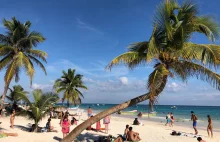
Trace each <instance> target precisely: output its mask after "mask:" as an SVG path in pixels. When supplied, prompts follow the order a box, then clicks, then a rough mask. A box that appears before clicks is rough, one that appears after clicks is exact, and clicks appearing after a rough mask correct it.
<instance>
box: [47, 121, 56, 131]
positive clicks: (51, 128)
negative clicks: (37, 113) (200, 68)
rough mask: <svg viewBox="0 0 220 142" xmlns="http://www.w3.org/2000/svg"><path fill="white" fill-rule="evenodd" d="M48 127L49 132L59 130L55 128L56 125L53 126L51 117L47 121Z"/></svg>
mask: <svg viewBox="0 0 220 142" xmlns="http://www.w3.org/2000/svg"><path fill="white" fill-rule="evenodd" d="M46 129H47V132H57V130H54V127H53V126H51V118H49V119H48V121H47V123H46Z"/></svg>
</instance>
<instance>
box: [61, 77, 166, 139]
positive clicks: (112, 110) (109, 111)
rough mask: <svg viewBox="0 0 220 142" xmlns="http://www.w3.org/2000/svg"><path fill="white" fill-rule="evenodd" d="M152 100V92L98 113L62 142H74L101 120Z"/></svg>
mask: <svg viewBox="0 0 220 142" xmlns="http://www.w3.org/2000/svg"><path fill="white" fill-rule="evenodd" d="M167 77H168V76H167V75H165V76H163V79H162V83H161V86H160V87H159V88H158V89H157V90H156V91H155V92H156V96H158V95H159V94H160V93H161V92H162V91H163V89H164V87H165V85H166V82H167ZM149 98H150V92H149V93H146V94H144V95H141V96H138V97H136V98H133V99H131V100H129V101H126V102H124V103H122V104H119V105H117V106H114V107H112V108H109V109H107V110H105V111H103V112H100V113H98V114H97V115H95V116H94V117H92V118H90V119H88V120H86V121H85V122H83V123H81V124H80V125H78V126H77V127H76V128H75V129H73V130H72V131H71V132H70V134H69V135H67V136H66V137H65V138H64V139H63V140H62V141H61V142H71V141H73V140H74V139H75V138H76V136H78V135H79V134H80V133H81V132H82V131H83V130H85V129H86V128H87V127H88V126H90V125H92V124H94V123H96V122H97V121H99V120H101V119H102V118H104V117H106V116H108V115H110V114H113V113H115V112H118V111H120V110H123V109H125V108H127V107H130V106H133V105H136V104H138V103H140V102H143V101H145V100H147V99H149Z"/></svg>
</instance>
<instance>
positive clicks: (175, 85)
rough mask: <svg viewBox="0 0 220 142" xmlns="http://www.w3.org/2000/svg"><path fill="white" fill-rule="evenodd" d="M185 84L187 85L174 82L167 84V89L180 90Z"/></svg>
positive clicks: (171, 90)
mask: <svg viewBox="0 0 220 142" xmlns="http://www.w3.org/2000/svg"><path fill="white" fill-rule="evenodd" d="M184 86H185V85H183V84H178V83H176V82H172V83H169V84H167V86H166V87H167V88H166V91H168V92H178V91H179V90H181V89H183V87H184Z"/></svg>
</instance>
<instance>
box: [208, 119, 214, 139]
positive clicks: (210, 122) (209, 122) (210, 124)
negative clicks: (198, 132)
mask: <svg viewBox="0 0 220 142" xmlns="http://www.w3.org/2000/svg"><path fill="white" fill-rule="evenodd" d="M207 117H208V127H207V132H208V136H209V137H210V134H209V131H210V132H211V138H213V132H212V129H213V127H212V119H211V117H210V115H207Z"/></svg>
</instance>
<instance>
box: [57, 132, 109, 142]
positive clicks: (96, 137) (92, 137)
mask: <svg viewBox="0 0 220 142" xmlns="http://www.w3.org/2000/svg"><path fill="white" fill-rule="evenodd" d="M100 137H107V136H106V135H103V134H101V133H99V134H98V133H89V132H87V133H85V134H80V135H79V136H77V137H76V139H75V140H73V141H74V142H80V141H83V140H86V141H88V142H89V141H93V142H100ZM53 139H54V140H57V141H61V140H62V138H59V137H57V136H54V137H53Z"/></svg>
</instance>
